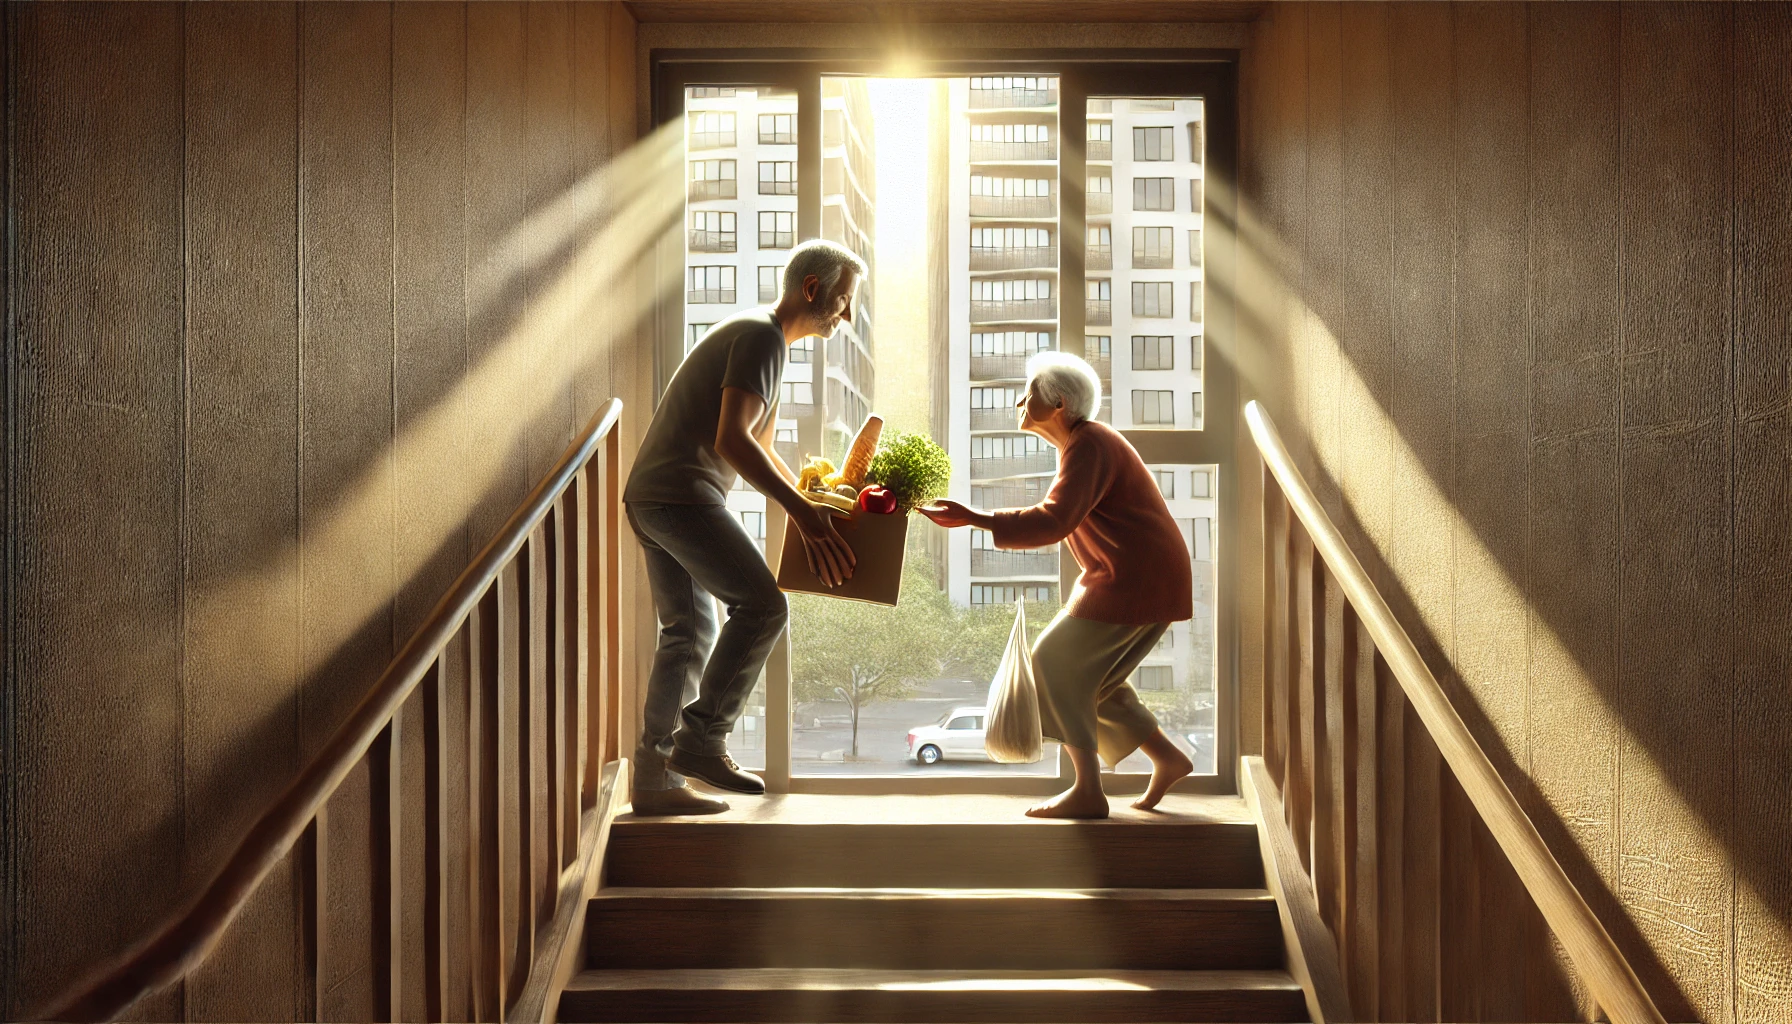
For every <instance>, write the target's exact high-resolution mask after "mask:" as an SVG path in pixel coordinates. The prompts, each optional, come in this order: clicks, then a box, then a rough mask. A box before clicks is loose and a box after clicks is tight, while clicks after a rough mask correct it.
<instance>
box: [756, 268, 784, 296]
mask: <svg viewBox="0 0 1792 1024" xmlns="http://www.w3.org/2000/svg"><path fill="white" fill-rule="evenodd" d="M783 277H784V268H783V267H760V268H759V301H760V302H776V301H778V300H779V299H781V298H783V297H784V296H783V292H784V282H783Z"/></svg>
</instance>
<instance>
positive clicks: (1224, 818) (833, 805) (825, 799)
mask: <svg viewBox="0 0 1792 1024" xmlns="http://www.w3.org/2000/svg"><path fill="white" fill-rule="evenodd" d="M724 796H725V797H726V799H727V800H728V803H729V809H728V812H727V813H726V814H716V815H708V816H702V817H689V818H654V819H651V820H653V821H656V822H668V823H670V822H677V823H680V824H689V825H703V824H706V823H715V822H754V823H760V824H782V825H1027V826H1030V827H1035V828H1064V827H1090V826H1097V827H1099V826H1137V825H1204V824H1214V823H1219V822H1230V823H1236V824H1244V825H1249V824H1250V823H1251V814H1250V811H1249V809H1247V808H1246V807H1245V804H1244V800H1243V799H1242V798H1240V797H1236V796H1202V795H1198V794H1188V795H1184V794H1180V793H1172V794H1171V795H1170V796H1168V797H1166V798H1165V799H1164V802H1163V803H1162V804H1161V805H1159V806H1158V807H1157V808H1156V809H1155V810H1150V811H1136V810H1133V809H1132V807H1131V806H1129V804H1130V803H1131V800H1132V798H1131V797H1113V798H1110V801H1111V805H1112V812H1111V816H1110V817H1109V818H1107V819H1106V820H1105V821H1099V822H1072V821H1052V820H1047V819H1041V818H1029V817H1027V816H1026V809H1027V808H1029V807H1031V806H1033V805H1034V804H1036V803H1038V802H1039V798H1038V797H1032V796H932V795H930V796H908V795H902V796H824V795H813V794H790V795H782V796H779V795H773V796H762V797H752V796H738V795H735V794H732V793H729V794H724ZM616 820H617V821H618V822H624V821H633V820H648V819H636V818H635V816H634V815H633V814H632V813H630V812H628V811H627V810H625V811H624V812H623V814H622V815H621V816H619V817H618V818H617V819H616Z"/></svg>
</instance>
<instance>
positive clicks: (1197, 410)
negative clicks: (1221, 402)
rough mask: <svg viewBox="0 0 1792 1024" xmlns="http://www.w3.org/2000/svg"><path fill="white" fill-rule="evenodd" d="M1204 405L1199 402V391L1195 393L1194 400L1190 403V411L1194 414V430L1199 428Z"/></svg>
mask: <svg viewBox="0 0 1792 1024" xmlns="http://www.w3.org/2000/svg"><path fill="white" fill-rule="evenodd" d="M1205 404H1206V403H1204V402H1202V401H1201V392H1199V391H1197V392H1195V400H1194V402H1193V403H1192V407H1191V408H1192V411H1193V412H1194V416H1195V420H1194V425H1195V427H1196V428H1199V427H1200V426H1201V417H1202V415H1203V413H1204V412H1205V409H1204V406H1205Z"/></svg>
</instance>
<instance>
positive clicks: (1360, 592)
mask: <svg viewBox="0 0 1792 1024" xmlns="http://www.w3.org/2000/svg"><path fill="white" fill-rule="evenodd" d="M1245 420H1246V422H1247V423H1248V424H1249V426H1250V430H1251V436H1252V438H1253V439H1254V440H1255V441H1256V445H1257V451H1258V452H1259V454H1260V455H1261V457H1262V460H1263V474H1264V476H1263V484H1264V488H1263V490H1264V496H1263V502H1264V508H1263V515H1264V546H1265V553H1264V568H1265V577H1264V589H1265V594H1264V599H1265V607H1266V612H1267V614H1266V619H1265V644H1266V648H1265V659H1264V661H1265V680H1264V685H1265V689H1266V692H1265V694H1264V701H1263V706H1264V752H1265V761H1266V763H1267V766H1268V769H1269V773H1270V775H1271V776H1272V777H1273V778H1274V780H1275V781H1276V782H1277V783H1278V784H1280V785H1281V787H1282V793H1283V800H1282V803H1283V809H1284V813H1285V815H1286V816H1287V818H1288V824H1289V827H1290V829H1291V831H1292V832H1293V834H1294V835H1295V836H1296V837H1297V840H1304V842H1303V843H1302V849H1301V857H1302V859H1303V861H1305V862H1306V867H1307V871H1308V873H1309V875H1310V877H1311V879H1312V881H1313V885H1314V888H1315V890H1316V893H1317V896H1318V901H1319V904H1320V908H1321V913H1322V916H1324V917H1325V918H1326V923H1327V924H1328V925H1329V926H1330V927H1331V928H1332V931H1333V934H1334V936H1335V937H1336V939H1337V940H1338V943H1339V945H1340V946H1341V947H1342V948H1343V950H1344V954H1345V955H1344V959H1345V961H1346V968H1345V976H1346V979H1347V985H1348V987H1349V988H1350V989H1351V996H1352V1002H1353V1004H1355V1010H1356V1014H1357V1018H1358V1019H1359V1020H1400V1019H1404V1020H1414V1019H1431V1020H1437V1019H1446V1020H1450V1019H1463V1018H1462V1017H1460V1016H1459V1015H1452V1014H1450V1013H1449V1012H1447V1011H1448V1008H1447V1007H1446V1008H1443V1015H1442V1017H1441V1018H1440V1017H1439V1016H1436V1015H1433V1014H1436V1013H1438V1012H1439V1010H1440V1008H1438V1007H1435V1006H1434V1007H1429V1008H1420V1007H1414V1006H1410V1005H1406V1004H1405V1003H1403V1002H1402V1000H1403V999H1405V998H1407V997H1408V994H1409V993H1410V992H1411V990H1412V988H1413V986H1412V985H1410V984H1389V979H1393V980H1394V981H1396V982H1397V981H1400V980H1401V979H1402V972H1401V971H1400V969H1399V966H1398V965H1394V966H1393V968H1392V969H1390V965H1389V964H1387V963H1383V962H1378V960H1377V958H1376V957H1375V956H1374V955H1372V951H1363V950H1360V949H1358V948H1357V947H1360V946H1364V945H1373V944H1376V938H1377V935H1376V920H1375V912H1376V909H1377V908H1376V907H1375V906H1374V905H1362V906H1359V905H1358V904H1357V903H1356V902H1355V893H1354V892H1353V891H1352V889H1353V887H1354V886H1355V885H1357V884H1361V885H1365V886H1371V885H1372V884H1373V879H1369V878H1362V879H1360V880H1359V877H1358V875H1359V874H1360V872H1359V869H1363V870H1366V871H1367V872H1368V873H1369V874H1371V875H1373V874H1374V873H1375V872H1377V871H1380V870H1382V868H1383V865H1382V864H1380V863H1378V862H1379V861H1380V860H1382V859H1384V858H1386V857H1389V856H1394V857H1395V859H1396V860H1397V852H1398V851H1397V849H1396V850H1395V851H1389V850H1388V849H1385V848H1382V849H1379V850H1377V851H1376V852H1377V854H1378V855H1377V856H1370V857H1367V858H1361V857H1357V856H1354V854H1355V853H1356V851H1357V850H1360V849H1363V847H1362V846H1361V845H1360V841H1361V840H1363V839H1364V838H1366V836H1365V830H1366V831H1367V832H1373V831H1374V830H1375V829H1376V827H1377V826H1376V820H1375V819H1376V815H1377V813H1378V812H1376V811H1375V807H1376V806H1377V805H1376V803H1375V793H1374V790H1375V787H1376V786H1377V784H1378V783H1377V775H1376V767H1377V766H1376V765H1375V764H1374V761H1375V758H1376V755H1377V751H1378V745H1379V749H1382V750H1392V751H1395V752H1396V753H1397V756H1398V757H1399V758H1400V759H1401V764H1400V766H1399V767H1398V768H1393V767H1390V768H1389V769H1388V771H1390V772H1397V773H1399V774H1401V775H1404V776H1406V777H1407V778H1405V779H1403V780H1402V782H1401V785H1402V786H1404V787H1405V788H1404V789H1403V790H1402V791H1401V792H1400V793H1398V794H1394V795H1395V796H1396V797H1397V798H1398V799H1400V800H1402V801H1403V805H1402V808H1401V809H1400V810H1399V811H1398V812H1396V816H1397V817H1401V818H1402V820H1406V821H1411V820H1412V818H1413V811H1412V808H1411V807H1410V806H1408V805H1410V803H1411V802H1412V798H1411V795H1410V794H1411V792H1413V791H1415V787H1416V788H1417V790H1419V791H1422V792H1423V793H1424V795H1425V796H1426V798H1427V799H1429V800H1430V801H1432V802H1433V803H1434V805H1436V806H1438V807H1440V808H1441V807H1443V806H1445V805H1447V804H1448V803H1449V802H1450V800H1451V799H1453V798H1454V794H1456V792H1457V790H1456V789H1454V788H1450V787H1451V786H1452V784H1453V786H1454V787H1459V792H1460V795H1461V796H1463V797H1466V799H1467V801H1468V804H1469V805H1470V806H1471V807H1472V808H1473V810H1474V812H1475V813H1476V814H1478V815H1479V817H1480V821H1481V823H1482V824H1483V825H1484V826H1485V828H1486V830H1487V832H1488V833H1490V834H1491V836H1492V838H1493V839H1494V840H1495V841H1497V843H1498V845H1499V849H1500V851H1502V852H1503V853H1504V855H1505V858H1506V860H1507V861H1508V862H1509V863H1510V865H1511V868H1512V870H1513V871H1514V872H1516V874H1517V877H1518V879H1519V881H1520V882H1522V883H1523V885H1524V888H1525V889H1526V890H1527V891H1528V892H1529V893H1530V895H1531V898H1532V900H1534V901H1535V903H1536V907H1537V910H1538V911H1540V912H1541V914H1542V917H1543V920H1544V921H1545V922H1547V924H1548V926H1549V928H1550V930H1551V931H1553V932H1554V934H1555V936H1556V938H1557V939H1558V940H1559V941H1560V942H1561V944H1562V947H1563V948H1564V949H1565V950H1566V952H1567V954H1568V958H1569V960H1570V961H1571V962H1572V964H1573V966H1574V968H1575V969H1576V971H1578V972H1579V974H1580V976H1581V978H1582V980H1583V981H1584V982H1585V984H1586V986H1587V989H1588V990H1589V991H1590V993H1591V995H1592V997H1593V998H1594V999H1595V1000H1597V1002H1598V1003H1599V1005H1600V1006H1601V1007H1602V1008H1603V1009H1604V1010H1605V1012H1606V1014H1607V1015H1608V1016H1609V1017H1610V1019H1611V1020H1612V1021H1613V1024H1661V1022H1662V1019H1663V1018H1662V1015H1661V1012H1660V1011H1659V1010H1658V1009H1656V1007H1655V1004H1654V1002H1653V1001H1651V1000H1650V998H1649V995H1648V993H1647V992H1646V991H1644V989H1643V986H1642V983H1641V982H1640V981H1639V980H1638V979H1637V976H1636V973H1635V972H1634V971H1632V970H1631V968H1630V965H1629V963H1628V962H1627V961H1626V960H1625V959H1624V957H1623V955H1622V954H1621V953H1620V952H1619V950H1618V947H1617V945H1616V944H1615V943H1614V942H1613V941H1612V939H1611V936H1610V935H1609V934H1607V933H1606V930H1605V928H1604V926H1602V925H1601V924H1600V923H1599V919H1598V918H1597V917H1595V916H1594V915H1593V911H1592V909H1591V908H1589V907H1588V906H1587V903H1586V900H1584V899H1583V898H1582V897H1581V895H1580V892H1579V891H1578V890H1577V889H1575V887H1574V884H1573V883H1572V882H1570V881H1569V879H1568V875H1567V874H1566V873H1565V872H1564V871H1563V870H1562V867H1561V865H1560V864H1559V863H1558V862H1557V861H1556V859H1555V857H1554V855H1552V854H1551V853H1550V851H1549V847H1548V846H1546V845H1545V844H1544V842H1543V838H1542V836H1541V835H1539V834H1538V832H1537V828H1536V826H1535V825H1534V824H1533V823H1532V822H1531V819H1530V817H1529V816H1528V815H1527V814H1525V812H1524V809H1523V808H1522V807H1521V806H1520V805H1519V803H1518V799H1517V798H1516V797H1515V796H1513V794H1512V791H1511V789H1510V788H1508V787H1507V785H1506V783H1505V780H1504V779H1503V778H1501V777H1500V774H1499V772H1498V770H1496V769H1495V768H1494V766H1493V763H1492V762H1491V761H1490V760H1488V758H1487V755H1486V753H1485V752H1484V751H1483V750H1482V749H1481V746H1480V744H1479V743H1477V742H1476V741H1475V738H1474V736H1473V734H1472V733H1470V731H1469V729H1468V726H1467V725H1465V724H1464V723H1463V720H1462V717H1461V716H1460V715H1459V714H1458V713H1457V711H1456V708H1455V707H1454V706H1453V705H1452V704H1451V703H1450V700H1449V698H1448V696H1446V694H1445V693H1444V690H1443V687H1442V686H1440V685H1439V684H1438V681H1437V677H1436V676H1434V675H1433V674H1432V672H1431V670H1430V669H1429V668H1428V667H1427V666H1426V664H1425V661H1424V659H1423V658H1422V657H1421V656H1420V655H1419V651H1418V649H1417V648H1416V647H1415V646H1414V645H1413V642H1412V638H1411V637H1409V636H1408V635H1407V633H1406V631H1405V630H1404V629H1402V628H1401V626H1400V623H1399V622H1398V621H1397V620H1396V619H1395V617H1394V614H1393V612H1392V611H1391V610H1390V609H1389V608H1388V604H1387V602H1386V601H1385V600H1383V598H1382V596H1381V593H1380V591H1378V590H1377V589H1376V587H1375V585H1374V583H1372V582H1371V581H1370V579H1369V575H1368V573H1366V572H1365V571H1364V570H1363V567H1362V564H1361V563H1360V562H1358V560H1357V558H1356V556H1355V555H1354V554H1353V553H1352V552H1351V550H1350V548H1349V546H1348V545H1347V544H1346V543H1345V541H1344V538H1343V535H1342V534H1340V533H1339V532H1338V529H1337V527H1336V526H1335V525H1334V524H1333V523H1332V521H1331V517H1330V516H1328V515H1327V514H1326V512H1325V510H1324V508H1323V507H1321V506H1320V504H1319V500H1318V498H1317V497H1316V496H1315V495H1314V493H1313V490H1312V488H1311V487H1309V486H1308V485H1307V482H1306V479H1305V478H1304V477H1303V476H1302V475H1301V473H1300V470H1299V469H1298V468H1297V467H1296V466H1295V464H1294V460H1293V459H1292V458H1291V457H1290V456H1289V454H1288V450H1287V448H1286V447H1285V446H1284V445H1283V444H1282V439H1281V436H1280V434H1278V433H1277V431H1276V427H1275V424H1274V422H1272V421H1271V419H1270V417H1269V414H1268V412H1267V411H1266V410H1265V409H1264V408H1263V406H1262V405H1261V404H1259V403H1257V402H1251V403H1249V404H1248V405H1247V406H1246V407H1245ZM1386 674H1391V675H1392V677H1393V679H1394V680H1395V681H1397V684H1398V688H1397V689H1395V688H1393V687H1387V686H1385V685H1384V684H1383V683H1382V680H1383V678H1384V676H1385V675H1386ZM1400 694H1403V695H1404V698H1405V703H1406V704H1408V705H1410V710H1411V711H1412V712H1413V716H1414V717H1416V719H1417V721H1418V722H1419V723H1420V724H1422V726H1423V727H1424V731H1425V733H1427V734H1428V736H1427V737H1419V736H1414V735H1412V733H1413V732H1414V731H1415V730H1412V729H1411V728H1410V727H1408V728H1407V729H1406V731H1405V735H1404V736H1402V735H1401V725H1400V723H1401V721H1402V720H1403V719H1405V718H1406V716H1405V715H1404V713H1403V710H1402V709H1401V708H1400V707H1399V706H1398V696H1399V695H1400ZM1390 700H1392V701H1395V704H1394V705H1393V706H1391V707H1390V705H1389V703H1388V702H1389V701H1390ZM1363 723H1370V724H1373V723H1386V732H1387V734H1388V735H1379V734H1378V735H1371V736H1365V735H1363V734H1362V733H1363V728H1364V727H1363ZM1426 740H1428V742H1425V741H1426ZM1439 757H1441V758H1442V762H1443V765H1445V766H1447V768H1448V775H1449V777H1442V776H1440V775H1439V773H1438V770H1437V759H1438V758H1439ZM1359 795H1360V799H1359ZM1364 808H1367V809H1368V811H1369V813H1368V814H1367V819H1368V820H1362V819H1361V815H1360V812H1361V811H1362V810H1363V809H1364ZM1379 813H1380V815H1381V816H1382V818H1384V819H1385V818H1386V816H1387V814H1388V809H1387V808H1385V807H1383V808H1382V809H1381V811H1380V812H1379ZM1448 827H1450V824H1449V823H1442V824H1437V823H1434V824H1432V825H1431V826H1429V833H1428V835H1426V836H1424V837H1422V838H1423V840H1424V841H1425V842H1426V843H1427V844H1428V846H1429V848H1432V849H1435V847H1436V844H1437V843H1438V841H1439V830H1440V829H1443V828H1448ZM1457 827H1460V826H1459V825H1458V826H1457ZM1396 831H1398V830H1396ZM1390 838H1391V839H1392V840H1393V841H1395V842H1397V841H1398V840H1399V837H1398V836H1393V837H1390ZM1437 860H1438V863H1434V864H1431V865H1429V868H1428V870H1430V871H1431V872H1432V875H1433V877H1430V878H1427V879H1426V881H1427V882H1428V883H1429V884H1430V888H1431V889H1432V890H1433V891H1434V892H1435V891H1440V890H1442V889H1443V888H1444V887H1445V886H1444V883H1443V882H1442V881H1440V880H1439V879H1437V878H1436V877H1435V875H1436V874H1437V872H1439V871H1442V870H1450V869H1453V868H1454V867H1455V866H1454V865H1449V866H1445V865H1444V864H1443V863H1442V861H1444V860H1446V858H1437ZM1395 868H1396V870H1398V864H1397V863H1396V866H1395ZM1384 877H1385V874H1384ZM1410 877H1411V876H1410V874H1409V878H1410ZM1365 918H1366V920H1365ZM1433 921H1435V915H1433ZM1431 927H1432V929H1433V930H1432V932H1431V933H1430V937H1431V938H1433V939H1434V938H1435V934H1436V933H1435V929H1436V928H1437V925H1436V924H1435V923H1433V924H1432V925H1431ZM1423 937H1424V936H1421V938H1423ZM1406 944H1407V946H1409V947H1410V946H1412V945H1413V944H1414V943H1413V936H1411V935H1408V936H1406ZM1433 945H1434V946H1435V943H1433ZM1353 953H1362V954H1363V955H1361V956H1353V955H1352V954H1353ZM1541 953H1542V955H1547V950H1543V951H1541ZM1434 954H1435V949H1433V950H1432V951H1431V954H1430V955H1431V956H1432V959H1431V962H1430V963H1429V964H1427V965H1422V966H1425V967H1428V968H1429V969H1430V970H1431V971H1432V973H1433V974H1434V975H1435V974H1436V973H1437V969H1438V964H1437V963H1436V957H1435V955H1434ZM1402 955H1403V956H1404V957H1405V958H1406V959H1407V960H1408V961H1410V960H1411V958H1412V952H1411V950H1410V949H1408V950H1405V951H1403V953H1402ZM1378 984H1379V985H1380V986H1381V987H1382V988H1384V989H1388V990H1394V991H1388V992H1386V993H1385V997H1384V998H1380V999H1377V998H1376V993H1375V989H1376V988H1377V986H1378ZM1440 987H1441V986H1433V988H1434V989H1437V988H1440ZM1499 1019H1510V1018H1499Z"/></svg>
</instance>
